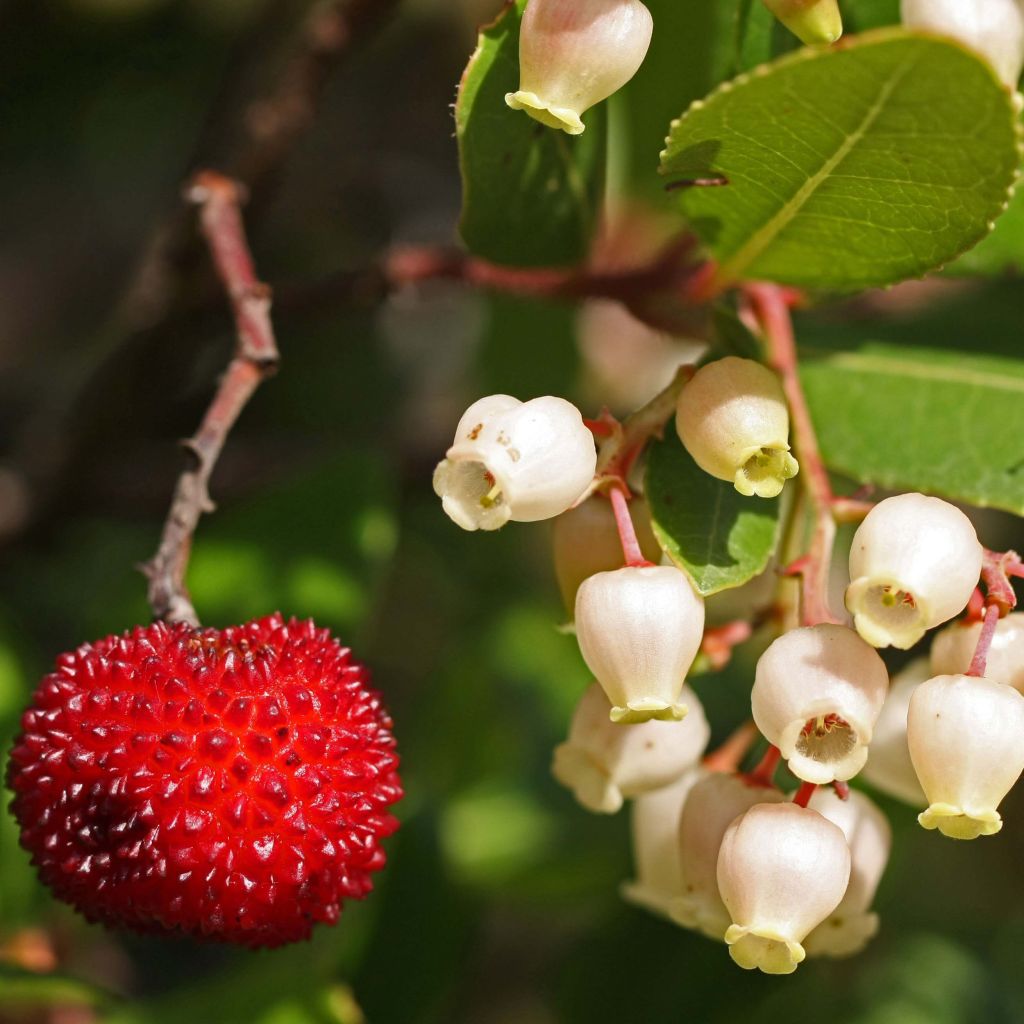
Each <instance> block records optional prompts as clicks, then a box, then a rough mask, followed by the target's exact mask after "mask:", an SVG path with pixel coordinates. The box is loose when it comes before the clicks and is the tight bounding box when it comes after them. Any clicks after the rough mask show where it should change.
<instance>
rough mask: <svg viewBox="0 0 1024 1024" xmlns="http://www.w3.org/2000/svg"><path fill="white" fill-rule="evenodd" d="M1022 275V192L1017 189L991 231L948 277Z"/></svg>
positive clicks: (1023, 228)
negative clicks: (954, 275)
mask: <svg viewBox="0 0 1024 1024" xmlns="http://www.w3.org/2000/svg"><path fill="white" fill-rule="evenodd" d="M1021 271H1024V188H1022V187H1021V186H1020V185H1018V186H1017V189H1016V191H1015V192H1014V194H1013V198H1012V199H1011V200H1010V205H1009V206H1008V207H1007V208H1006V212H1005V213H1003V214H1002V215H1001V216H1000V218H999V220H997V221H996V226H995V230H994V231H993V232H992V234H990V235H989V236H988V237H987V238H984V239H982V240H981V242H980V243H979V244H978V245H976V246H975V247H974V248H973V249H971V251H970V252H965V253H964V254H963V256H961V257H960V259H958V260H957V261H956V263H954V264H953V265H952V266H951V267H950V268H949V272H950V274H957V275H965V276H967V275H970V276H976V275H981V276H985V277H993V276H995V277H998V276H1000V275H1003V274H1019V273H1021Z"/></svg>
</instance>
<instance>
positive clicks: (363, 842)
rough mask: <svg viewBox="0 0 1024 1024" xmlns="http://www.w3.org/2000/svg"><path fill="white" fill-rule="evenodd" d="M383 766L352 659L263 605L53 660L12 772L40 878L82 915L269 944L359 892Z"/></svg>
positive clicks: (381, 825) (387, 724)
mask: <svg viewBox="0 0 1024 1024" xmlns="http://www.w3.org/2000/svg"><path fill="white" fill-rule="evenodd" d="M397 766H398V756H397V754H396V753H395V741H394V738H393V736H392V734H391V720H390V718H389V717H388V715H387V712H386V711H385V710H384V709H383V707H382V706H381V702H380V698H379V696H378V695H377V694H376V693H375V692H373V691H372V690H369V689H367V687H366V671H365V669H364V668H363V667H362V666H361V665H359V664H358V663H356V662H354V661H353V660H352V659H351V657H350V652H349V651H348V650H347V649H346V648H344V647H342V646H341V644H340V643H339V642H338V641H337V640H335V639H334V638H332V637H331V635H330V633H329V632H328V631H327V630H324V629H318V628H317V627H316V626H315V625H314V624H313V623H312V622H298V621H296V620H294V619H293V620H291V621H289V622H285V621H284V620H283V619H282V618H281V616H280V615H272V616H269V617H267V618H264V619H259V620H256V621H254V622H249V623H246V624H245V625H242V626H234V627H231V628H228V629H224V630H217V629H198V630H197V629H193V628H191V627H189V626H186V625H174V626H168V625H165V624H163V623H157V624H155V625H152V626H147V627H139V628H136V629H134V630H132V631H131V632H129V633H125V634H124V635H123V636H120V637H114V636H111V637H107V638H106V639H104V640H100V641H98V642H97V643H94V644H85V645H84V646H82V647H80V648H78V650H76V651H72V652H70V653H67V654H63V655H61V656H60V657H59V658H58V659H57V663H56V670H55V671H54V672H52V673H50V675H48V676H46V677H45V678H44V679H43V680H42V682H41V683H40V684H39V687H38V689H37V690H36V692H35V694H34V695H33V698H32V703H31V705H30V707H29V708H28V710H27V711H26V712H25V714H24V716H23V718H22V732H21V735H20V736H19V737H18V739H17V740H16V741H15V746H14V750H13V753H12V754H11V760H10V767H9V771H8V785H9V786H10V788H11V789H12V790H13V792H14V794H15V797H14V802H13V804H12V809H13V811H14V815H15V817H16V818H17V820H18V822H19V824H20V825H21V830H22V831H21V842H22V845H23V846H24V847H25V848H26V849H27V850H28V851H29V852H30V853H31V854H32V860H33V862H34V864H35V865H36V866H37V868H38V869H39V874H40V877H41V878H42V880H43V882H45V883H46V884H47V885H48V886H49V887H50V888H51V889H52V890H53V891H54V893H55V894H56V895H57V896H58V897H59V898H61V899H63V900H66V901H67V902H68V903H70V904H72V906H74V907H76V908H77V909H78V910H80V911H81V912H82V913H83V914H84V915H85V916H86V917H87V918H88V919H89V920H90V921H101V922H103V923H106V924H111V925H123V926H126V927H129V928H132V929H134V930H136V931H142V932H167V931H172V932H178V933H186V934H189V935H192V936H195V937H197V938H204V939H210V940H216V941H224V942H235V943H240V944H242V945H245V946H250V947H261V946H267V947H269V946H278V945H281V944H282V943H285V942H292V941H294V940H297V939H304V938H308V937H309V934H310V932H311V931H312V928H313V925H314V924H315V923H316V922H317V921H325V922H327V923H330V924H333V923H335V922H336V921H337V919H338V915H339V914H340V912H341V907H342V902H343V901H344V900H345V899H347V898H355V899H358V898H360V897H362V896H365V895H366V894H367V893H368V892H369V891H370V889H371V888H372V885H371V882H370V875H371V873H372V872H374V871H378V870H379V869H380V868H382V867H383V866H384V861H385V857H384V851H383V850H382V849H381V845H380V841H381V840H382V839H383V838H384V837H385V836H387V835H390V833H392V832H393V831H394V830H395V828H396V827H397V822H396V821H395V819H394V818H392V817H391V815H390V814H388V813H387V808H388V806H389V805H390V804H392V803H394V802H395V801H396V800H398V799H399V798H400V797H401V795H402V791H401V785H400V783H399V779H398V775H397V773H396V769H397Z"/></svg>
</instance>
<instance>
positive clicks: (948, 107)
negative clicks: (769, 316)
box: [661, 29, 1019, 291]
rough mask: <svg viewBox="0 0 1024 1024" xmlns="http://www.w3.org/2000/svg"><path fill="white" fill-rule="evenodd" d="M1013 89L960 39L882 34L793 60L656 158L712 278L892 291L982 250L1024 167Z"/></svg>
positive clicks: (714, 108) (719, 101)
mask: <svg viewBox="0 0 1024 1024" xmlns="http://www.w3.org/2000/svg"><path fill="white" fill-rule="evenodd" d="M1018 159H1019V158H1018V146H1017V124H1016V115H1015V113H1014V102H1013V99H1012V97H1011V95H1010V93H1009V92H1008V91H1007V90H1006V89H1005V88H1003V86H1002V85H1001V84H1000V83H999V82H998V81H997V79H996V77H995V75H994V73H993V71H992V70H991V69H990V68H989V67H988V65H987V64H985V63H983V62H982V61H981V60H979V59H978V58H977V57H975V56H973V55H972V54H970V53H968V52H967V51H966V50H964V49H962V48H961V47H959V46H957V45H956V44H954V43H952V42H948V41H944V40H939V39H934V38H925V37H915V36H910V35H907V34H906V33H904V32H902V31H899V30H893V29H883V30H880V31H877V32H872V33H868V34H866V35H863V36H859V37H855V38H852V39H850V40H849V41H848V42H847V43H846V44H845V45H844V46H843V47H840V48H835V49H832V50H826V51H820V50H809V49H804V50H800V51H799V52H797V53H796V54H793V55H791V56H788V57H784V58H782V59H781V60H778V61H776V62H775V63H774V64H771V65H767V66H766V67H764V68H762V69H759V70H758V71H757V72H755V73H754V74H752V75H748V76H746V77H743V78H740V79H737V80H736V81H735V82H733V83H730V84H727V85H725V86H723V87H722V88H721V89H720V90H718V91H717V92H715V93H713V94H712V95H711V96H710V97H709V98H708V99H707V100H706V101H703V102H698V103H695V104H694V105H693V106H692V107H691V108H690V109H689V111H688V112H687V113H686V114H685V115H684V116H683V117H682V118H681V119H680V120H679V121H677V122H675V123H674V125H673V127H672V133H671V135H670V137H669V140H668V145H667V148H666V150H665V152H664V153H663V155H662V166H661V169H662V172H663V173H664V174H666V175H668V176H669V177H670V178H679V179H688V178H695V177H714V176H719V177H722V176H724V177H725V178H726V179H727V180H728V185H726V186H723V187H717V188H689V189H680V190H678V191H676V193H675V195H676V197H677V201H678V203H679V204H680V206H681V208H682V211H683V213H684V215H685V216H686V217H687V219H688V220H689V223H690V225H691V227H692V229H693V230H694V231H695V232H696V233H697V234H698V235H699V236H700V238H701V239H702V240H703V241H704V242H705V243H706V244H707V246H708V248H709V249H710V251H711V254H712V256H713V257H714V258H715V259H716V260H717V261H718V262H719V264H720V266H719V279H720V280H721V281H723V282H727V281H734V280H740V279H748V280H749V279H761V280H771V281H777V282H780V283H784V284H791V285H797V286H800V287H807V288H815V289H833V290H838V291H847V290H854V289H857V288H866V287H870V286H875V285H887V284H892V283H894V282H896V281H899V280H902V279H904V278H908V277H916V276H920V275H922V274H925V273H927V272H928V271H931V270H935V269H937V268H939V267H941V266H943V265H944V264H945V263H947V262H949V261H950V260H952V259H953V258H954V257H956V256H958V255H959V254H960V253H962V252H964V251H965V250H967V249H969V248H970V247H971V246H972V245H974V244H975V243H976V242H977V241H978V240H979V239H980V238H982V237H983V236H984V235H985V233H986V232H987V231H988V230H989V229H990V227H989V226H990V224H991V222H992V221H993V220H994V219H995V218H996V217H997V216H998V215H999V213H1000V212H1001V211H1002V209H1003V207H1004V206H1005V204H1006V201H1007V195H1008V191H1009V189H1010V188H1011V187H1012V185H1013V182H1014V180H1015V177H1016V171H1017V164H1018Z"/></svg>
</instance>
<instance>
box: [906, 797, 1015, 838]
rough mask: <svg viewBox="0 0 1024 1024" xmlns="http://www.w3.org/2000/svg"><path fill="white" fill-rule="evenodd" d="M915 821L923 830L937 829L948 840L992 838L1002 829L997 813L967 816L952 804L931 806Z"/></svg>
mask: <svg viewBox="0 0 1024 1024" xmlns="http://www.w3.org/2000/svg"><path fill="white" fill-rule="evenodd" d="M917 820H918V822H919V823H920V825H921V826H922V827H923V828H929V829H932V828H934V829H938V830H939V831H940V832H941V833H942V834H943V835H944V836H948V837H949V838H950V839H977V838H978V837H979V836H994V835H995V834H996V833H997V832H998V831H999V830H1000V829H1001V828H1002V827H1003V819H1002V817H1001V816H1000V814H999V812H998V811H980V812H978V813H976V814H968V813H967V812H966V811H965V810H964V809H963V808H962V807H954V806H953V804H932V805H931V806H930V807H929V808H928V810H926V811H922V812H921V813H920V814H919V815H918V816H917Z"/></svg>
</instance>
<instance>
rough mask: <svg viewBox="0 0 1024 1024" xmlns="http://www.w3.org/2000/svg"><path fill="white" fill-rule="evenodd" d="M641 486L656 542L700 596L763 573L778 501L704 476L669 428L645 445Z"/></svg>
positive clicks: (773, 541)
mask: <svg viewBox="0 0 1024 1024" xmlns="http://www.w3.org/2000/svg"><path fill="white" fill-rule="evenodd" d="M645 487H646V490H645V493H646V495H647V500H648V502H649V504H650V506H651V518H652V520H653V522H654V531H655V533H656V534H657V537H658V540H659V541H660V542H661V544H662V546H663V547H664V548H665V550H666V551H667V552H668V555H669V557H670V558H672V560H673V561H674V562H675V563H676V564H677V565H679V566H681V567H682V568H684V569H685V570H686V571H687V572H688V573H689V574H690V577H691V579H692V580H693V582H694V585H695V586H696V588H697V590H698V591H699V592H700V593H701V594H703V595H704V596H705V597H706V596H707V595H708V594H715V593H717V592H718V591H720V590H728V589H730V588H731V587H738V586H741V585H742V584H744V583H746V582H747V580H750V579H752V578H753V577H754V576H757V575H758V573H761V572H763V571H764V570H765V568H766V567H767V565H768V561H769V559H770V558H771V556H772V554H773V553H774V551H775V547H776V544H777V543H778V535H779V506H780V499H778V498H775V499H772V500H765V499H764V498H745V497H743V495H742V494H740V493H739V492H738V491H737V490H736V489H735V488H734V487H733V485H732V484H731V483H728V482H726V481H724V480H716V479H715V478H714V477H712V476H709V475H708V474H707V473H705V472H704V471H703V470H702V469H701V468H700V467H699V466H698V465H697V464H696V463H695V462H694V461H693V459H692V458H691V457H690V454H689V453H688V452H687V451H686V449H685V448H684V447H683V445H682V443H681V442H680V440H679V437H678V435H677V434H676V432H675V430H674V429H673V428H672V426H671V424H670V425H669V427H668V429H667V430H666V431H665V438H664V440H662V441H659V442H657V443H656V444H654V445H652V446H651V450H650V455H649V457H648V463H647V477H646V484H645Z"/></svg>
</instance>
